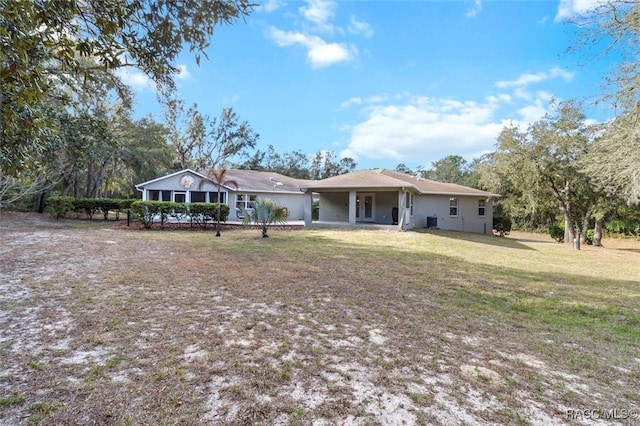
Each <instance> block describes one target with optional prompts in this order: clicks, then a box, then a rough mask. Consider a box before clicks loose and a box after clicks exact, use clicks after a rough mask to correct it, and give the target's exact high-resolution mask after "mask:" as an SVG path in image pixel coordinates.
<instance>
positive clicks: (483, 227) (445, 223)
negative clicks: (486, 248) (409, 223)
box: [414, 195, 493, 234]
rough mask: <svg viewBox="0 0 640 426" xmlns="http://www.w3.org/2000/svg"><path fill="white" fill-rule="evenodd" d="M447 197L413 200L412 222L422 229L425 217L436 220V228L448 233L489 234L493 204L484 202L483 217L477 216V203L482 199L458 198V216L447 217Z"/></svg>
mask: <svg viewBox="0 0 640 426" xmlns="http://www.w3.org/2000/svg"><path fill="white" fill-rule="evenodd" d="M450 198H452V196H448V195H421V196H417V197H416V198H415V200H414V208H415V210H414V221H415V223H416V226H418V227H424V226H426V223H427V216H435V217H437V218H438V228H440V229H444V230H450V231H463V232H476V233H485V232H486V233H487V234H490V233H491V231H492V226H493V202H492V200H488V201H486V204H485V216H479V215H478V201H479V200H482V199H484V198H482V197H469V196H458V197H453V198H458V216H457V217H454V216H450V215H449V199H450Z"/></svg>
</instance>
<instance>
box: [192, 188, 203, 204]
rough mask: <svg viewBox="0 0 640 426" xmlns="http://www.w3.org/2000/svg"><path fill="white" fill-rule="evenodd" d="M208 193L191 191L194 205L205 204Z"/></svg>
mask: <svg viewBox="0 0 640 426" xmlns="http://www.w3.org/2000/svg"><path fill="white" fill-rule="evenodd" d="M206 196H207V193H206V192H200V191H191V202H192V203H204V202H205V201H206Z"/></svg>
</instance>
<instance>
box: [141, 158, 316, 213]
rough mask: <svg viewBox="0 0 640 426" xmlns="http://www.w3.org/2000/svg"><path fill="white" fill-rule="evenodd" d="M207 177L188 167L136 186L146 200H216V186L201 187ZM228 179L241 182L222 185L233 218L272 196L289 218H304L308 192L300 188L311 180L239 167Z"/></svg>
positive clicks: (231, 170)
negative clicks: (305, 197) (305, 195)
mask: <svg viewBox="0 0 640 426" xmlns="http://www.w3.org/2000/svg"><path fill="white" fill-rule="evenodd" d="M206 177H207V176H206V174H205V173H200V172H196V171H193V170H191V169H185V170H180V171H179V172H175V173H171V174H169V175H166V176H162V177H159V178H157V179H153V180H150V181H148V182H144V183H140V184H138V185H136V189H137V190H138V191H140V192H141V193H142V199H143V200H145V201H173V202H178V203H195V202H200V203H216V202H218V188H217V187H216V185H214V184H211V183H209V182H207V183H205V184H204V185H203V186H202V187H201V186H200V182H201V181H202V180H203V179H206ZM226 179H227V180H233V181H235V182H236V183H237V184H238V186H237V187H235V186H233V185H228V186H222V188H221V191H220V201H221V202H222V203H225V204H227V205H229V207H231V215H230V218H231V219H236V218H240V214H241V213H240V212H241V211H242V208H244V209H249V210H250V209H251V207H252V205H253V202H254V201H256V200H257V199H258V198H268V199H270V200H273V201H275V202H276V203H278V204H279V205H281V206H284V207H286V208H287V210H288V211H289V220H303V219H304V194H303V193H302V192H301V191H300V188H301V187H302V185H306V184H308V183H309V182H311V181H308V180H302V179H294V178H290V177H288V176H284V175H281V174H278V173H272V172H260V171H255V170H235V169H229V170H228V171H227V175H226ZM234 210H235V212H236V213H235V216H234Z"/></svg>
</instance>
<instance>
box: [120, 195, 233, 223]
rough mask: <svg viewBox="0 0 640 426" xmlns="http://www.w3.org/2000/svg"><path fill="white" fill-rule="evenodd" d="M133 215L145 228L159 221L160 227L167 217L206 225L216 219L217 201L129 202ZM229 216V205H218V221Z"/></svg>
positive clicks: (222, 220)
mask: <svg viewBox="0 0 640 426" xmlns="http://www.w3.org/2000/svg"><path fill="white" fill-rule="evenodd" d="M131 212H132V213H133V216H134V217H136V218H137V219H138V220H140V223H142V224H143V225H144V227H145V228H151V226H153V224H154V223H156V222H159V223H160V227H164V224H165V223H167V221H168V220H169V218H173V219H175V220H177V221H178V222H181V221H183V220H189V221H191V223H192V224H194V223H196V224H199V225H201V226H203V227H204V226H206V224H207V222H213V221H216V220H217V213H218V204H217V203H189V204H185V203H171V202H168V201H135V202H134V203H132V204H131ZM228 217H229V206H227V205H226V204H221V205H220V221H221V222H226V221H227V218H228Z"/></svg>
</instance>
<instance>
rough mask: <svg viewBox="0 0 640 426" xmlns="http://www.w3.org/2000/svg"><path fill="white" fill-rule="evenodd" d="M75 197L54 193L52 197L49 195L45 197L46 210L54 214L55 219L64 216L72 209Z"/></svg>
mask: <svg viewBox="0 0 640 426" xmlns="http://www.w3.org/2000/svg"><path fill="white" fill-rule="evenodd" d="M74 201H75V198H73V197H67V196H64V195H56V196H53V197H49V198H48V199H47V207H46V210H47V211H48V212H51V213H53V214H54V216H55V217H56V219H60V218H61V217H64V215H65V214H67V213H69V212H70V211H72V210H73V209H74V206H73V202H74Z"/></svg>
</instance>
